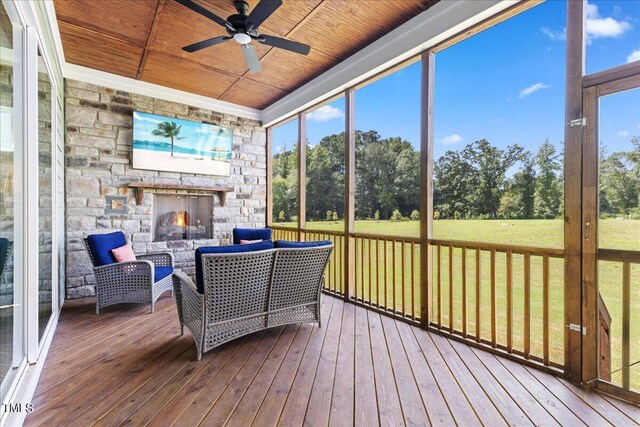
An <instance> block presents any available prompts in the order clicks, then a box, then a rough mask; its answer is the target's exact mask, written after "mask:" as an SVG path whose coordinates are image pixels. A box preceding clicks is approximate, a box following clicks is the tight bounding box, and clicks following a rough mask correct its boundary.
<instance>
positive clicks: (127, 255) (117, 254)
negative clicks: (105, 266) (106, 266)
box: [111, 243, 136, 262]
mask: <svg viewBox="0 0 640 427" xmlns="http://www.w3.org/2000/svg"><path fill="white" fill-rule="evenodd" d="M111 254H112V255H113V257H114V258H115V259H116V262H123V261H135V260H136V256H135V255H134V253H133V248H132V247H131V245H130V244H129V243H127V244H126V245H124V246H120V247H119V248H115V249H111Z"/></svg>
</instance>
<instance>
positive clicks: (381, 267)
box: [350, 233, 420, 323]
mask: <svg viewBox="0 0 640 427" xmlns="http://www.w3.org/2000/svg"><path fill="white" fill-rule="evenodd" d="M350 238H351V239H352V242H353V245H354V249H355V251H354V253H355V257H354V258H355V259H354V261H355V262H354V270H355V271H354V273H355V283H354V286H353V288H352V289H353V295H350V297H352V298H353V300H355V301H357V302H359V303H362V304H364V305H366V306H369V307H372V308H376V309H378V310H383V311H385V312H387V313H389V314H392V315H394V316H397V317H401V318H404V319H409V320H412V321H415V322H416V323H417V322H419V321H420V239H417V238H410V237H394V236H386V235H373V234H361V233H354V234H352V235H351V237H350Z"/></svg>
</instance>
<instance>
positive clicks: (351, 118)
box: [343, 89, 356, 301]
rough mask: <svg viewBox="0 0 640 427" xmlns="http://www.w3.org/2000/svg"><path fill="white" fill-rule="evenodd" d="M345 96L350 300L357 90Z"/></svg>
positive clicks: (346, 282)
mask: <svg viewBox="0 0 640 427" xmlns="http://www.w3.org/2000/svg"><path fill="white" fill-rule="evenodd" d="M344 96H345V110H346V111H345V141H344V142H345V144H344V248H345V251H344V260H343V262H344V265H345V269H344V274H345V279H344V285H345V286H344V287H345V292H344V299H345V300H347V301H348V300H349V298H350V297H351V290H352V289H353V286H355V283H356V275H355V240H354V244H352V243H351V234H352V233H353V232H354V229H355V204H356V202H355V187H356V128H355V125H356V121H355V91H354V89H347V90H346V91H345V93H344Z"/></svg>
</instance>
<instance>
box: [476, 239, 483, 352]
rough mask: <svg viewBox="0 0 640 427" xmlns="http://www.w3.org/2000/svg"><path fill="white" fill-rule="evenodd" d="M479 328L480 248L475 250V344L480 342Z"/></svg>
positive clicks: (480, 329)
mask: <svg viewBox="0 0 640 427" xmlns="http://www.w3.org/2000/svg"><path fill="white" fill-rule="evenodd" d="M481 331H482V328H481V327H480V247H477V248H476V342H480V340H481V336H482V333H481Z"/></svg>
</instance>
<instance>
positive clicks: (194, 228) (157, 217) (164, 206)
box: [151, 194, 213, 242]
mask: <svg viewBox="0 0 640 427" xmlns="http://www.w3.org/2000/svg"><path fill="white" fill-rule="evenodd" d="M151 229H152V241H153V242H168V241H172V240H202V239H212V238H213V197H212V196H193V195H182V194H181V195H178V194H175V195H174V194H154V195H153V223H152V227H151Z"/></svg>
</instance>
